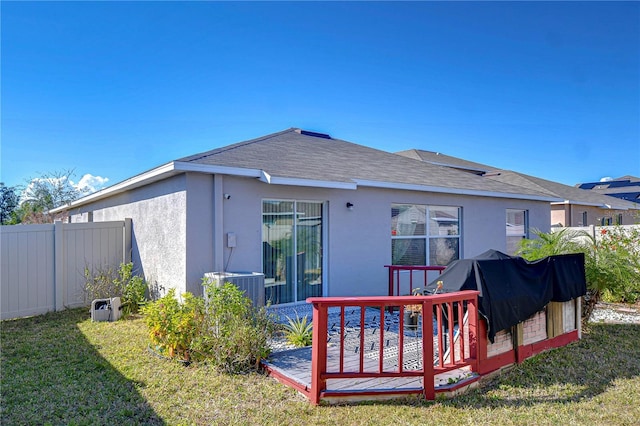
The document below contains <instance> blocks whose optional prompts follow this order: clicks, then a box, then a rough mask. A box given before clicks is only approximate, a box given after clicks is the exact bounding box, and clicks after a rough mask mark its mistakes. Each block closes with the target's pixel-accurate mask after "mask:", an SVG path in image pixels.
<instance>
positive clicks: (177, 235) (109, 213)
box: [70, 175, 187, 293]
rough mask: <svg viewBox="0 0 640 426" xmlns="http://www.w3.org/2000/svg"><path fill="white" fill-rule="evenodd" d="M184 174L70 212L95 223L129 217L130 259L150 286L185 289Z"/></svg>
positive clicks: (185, 184) (185, 183)
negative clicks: (89, 218)
mask: <svg viewBox="0 0 640 426" xmlns="http://www.w3.org/2000/svg"><path fill="white" fill-rule="evenodd" d="M186 188H187V176H186V175H178V176H175V177H172V178H169V179H165V180H162V181H160V182H155V183H152V184H150V185H147V186H145V187H142V188H138V189H133V190H131V191H129V192H126V193H123V194H118V195H115V196H113V197H110V198H107V199H104V200H99V201H96V202H95V203H91V204H89V205H86V206H82V207H80V208H77V209H73V210H71V211H70V214H71V217H72V220H74V217H76V218H77V217H79V216H81V215H84V217H86V216H87V213H88V212H93V220H94V221H95V222H101V221H109V220H122V219H124V218H127V217H129V218H131V219H132V253H131V259H132V261H133V263H134V267H135V269H136V270H137V272H138V273H140V274H142V275H144V277H145V279H146V280H147V281H148V282H149V283H150V285H151V286H152V287H154V289H155V287H156V286H157V287H158V288H157V289H158V290H160V291H161V292H165V291H166V290H167V289H168V288H171V287H176V288H177V290H178V292H179V293H180V292H184V291H185V290H186V280H185V277H186V276H187V273H186V268H187V263H186V256H187V250H186V247H187V246H186V217H187V208H186V207H187V193H186Z"/></svg>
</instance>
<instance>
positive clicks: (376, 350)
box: [307, 291, 479, 404]
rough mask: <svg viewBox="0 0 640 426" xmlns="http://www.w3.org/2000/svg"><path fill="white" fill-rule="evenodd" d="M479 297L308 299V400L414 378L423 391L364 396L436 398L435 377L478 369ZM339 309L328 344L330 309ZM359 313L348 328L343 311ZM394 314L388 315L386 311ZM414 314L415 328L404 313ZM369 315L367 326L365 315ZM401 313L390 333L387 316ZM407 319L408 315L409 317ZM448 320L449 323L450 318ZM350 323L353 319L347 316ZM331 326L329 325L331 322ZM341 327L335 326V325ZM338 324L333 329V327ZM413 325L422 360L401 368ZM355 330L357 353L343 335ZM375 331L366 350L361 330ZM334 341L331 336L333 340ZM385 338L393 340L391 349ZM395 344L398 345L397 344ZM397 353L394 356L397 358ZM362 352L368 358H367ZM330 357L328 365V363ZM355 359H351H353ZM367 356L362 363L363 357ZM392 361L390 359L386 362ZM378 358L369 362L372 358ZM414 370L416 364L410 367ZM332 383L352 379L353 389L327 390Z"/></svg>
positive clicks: (383, 390) (474, 293) (378, 391)
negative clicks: (368, 382)
mask: <svg viewBox="0 0 640 426" xmlns="http://www.w3.org/2000/svg"><path fill="white" fill-rule="evenodd" d="M478 294H479V292H477V291H461V292H455V293H446V294H437V295H431V296H391V297H389V296H378V297H346V298H345V297H312V298H309V299H307V302H308V303H311V304H312V305H313V330H314V332H313V349H312V355H311V392H310V399H311V402H312V403H314V404H318V403H319V402H320V399H321V398H322V397H324V396H331V395H333V396H349V395H354V394H362V392H363V390H362V388H360V389H358V388H357V383H358V380H360V381H363V380H367V379H380V378H387V379H393V378H400V379H401V378H413V379H420V378H421V379H422V380H421V382H422V385H421V386H422V387H421V388H419V389H417V390H416V388H415V387H414V388H409V389H404V390H402V389H398V388H397V387H394V388H380V389H375V388H373V389H372V388H371V387H369V388H367V390H366V392H367V394H385V393H387V394H398V393H417V392H422V393H423V394H424V397H425V398H426V399H431V400H432V399H435V384H434V378H435V376H436V375H437V374H440V373H445V372H447V371H451V370H455V369H459V368H462V367H470V369H471V371H473V372H475V371H477V369H478V356H477V349H478V348H477V336H478V333H479V330H478V326H479V324H478V303H477V300H478ZM330 308H334V310H335V308H338V309H339V320H336V321H335V322H336V324H332V326H333V328H334V336H335V337H337V338H338V340H339V341H338V343H337V344H335V343H333V341H332V345H331V347H329V346H328V339H329V335H328V330H329V323H328V317H329V309H330ZM347 308H349V310H350V311H359V321H358V320H356V321H355V323H351V324H350V325H349V326H347V325H346V321H345V312H346V310H347ZM391 310H393V311H397V312H398V314H392V313H389V312H387V311H391ZM410 310H411V311H412V312H418V313H417V314H414V315H417V316H418V317H419V319H420V321H418V323H417V325H414V324H412V323H409V324H405V312H407V313H408V312H409V311H410ZM371 312H373V313H374V315H373V319H372V317H371V315H367V323H366V324H365V313H367V314H370V313H371ZM387 315H399V316H398V317H397V318H398V319H399V321H398V324H397V327H398V328H397V329H394V330H390V329H389V326H388V325H386V323H385V316H387ZM407 317H409V315H407ZM449 319H451V320H449ZM349 321H353V318H351V319H350V320H349ZM332 322H333V321H332ZM337 323H339V324H337ZM336 326H338V328H337V329H336V328H335V327H336ZM414 326H415V327H417V328H416V329H415V330H414V331H413V335H414V337H417V338H418V339H419V342H418V343H421V344H420V345H415V346H413V349H412V350H414V351H415V350H416V348H419V351H420V357H421V359H422V362H421V366H418V367H417V368H407V367H405V362H404V359H403V358H404V357H405V356H406V347H405V343H406V340H408V337H406V336H405V332H406V331H407V329H408V328H413V327H414ZM348 327H350V329H351V330H353V329H354V328H355V329H359V332H358V333H357V338H356V339H359V341H357V343H356V345H357V347H356V351H355V354H354V352H353V351H352V350H350V352H349V354H347V352H346V350H345V341H346V340H347V339H345V335H346V333H347V328H348ZM372 329H373V330H374V333H379V336H377V335H375V334H374V335H373V336H374V339H375V340H377V342H376V341H371V336H369V340H367V342H366V343H367V345H366V347H365V332H366V333H367V334H369V332H370V331H371V330H372ZM332 339H333V337H332ZM389 340H393V341H394V345H393V346H392V347H390V346H389ZM396 343H397V346H396ZM385 351H393V354H392V355H393V356H391V357H390V356H386V355H385ZM395 351H397V355H394V354H396V352H395ZM365 352H367V354H366V355H365ZM329 356H330V357H331V362H328V358H329ZM354 356H355V358H354ZM365 356H366V359H365ZM390 358H392V361H389V359H390ZM372 359H373V360H377V362H376V363H372V361H371V360H372ZM414 367H415V366H414ZM334 379H352V380H353V383H354V384H356V387H355V388H353V387H352V388H342V390H340V391H335V390H330V389H328V387H327V381H330V380H334ZM416 382H419V380H416Z"/></svg>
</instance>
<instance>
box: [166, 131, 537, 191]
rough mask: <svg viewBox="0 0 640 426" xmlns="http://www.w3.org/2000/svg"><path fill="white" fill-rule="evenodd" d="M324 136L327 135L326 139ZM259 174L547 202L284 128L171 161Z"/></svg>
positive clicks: (417, 162)
mask: <svg viewBox="0 0 640 426" xmlns="http://www.w3.org/2000/svg"><path fill="white" fill-rule="evenodd" d="M325 136H326V135H325ZM176 161H179V162H188V163H194V164H200V165H211V166H226V167H236V168H247V169H259V170H263V171H265V172H267V173H268V174H269V175H271V176H277V177H281V178H295V179H309V180H318V181H331V182H354V181H358V180H362V181H364V180H366V181H376V182H387V183H394V184H409V185H423V186H433V187H440V188H455V189H461V190H472V191H483V192H495V193H505V194H519V195H527V196H533V197H548V193H547V192H543V191H540V190H539V189H537V188H524V187H518V186H514V185H511V184H508V183H505V182H501V181H499V180H494V179H484V178H482V177H479V176H475V175H473V174H470V173H465V172H461V171H458V170H455V169H451V168H448V167H443V166H438V165H434V164H430V163H425V162H423V161H420V160H417V159H413V158H408V157H405V156H400V155H397V154H393V153H389V152H385V151H381V150H377V149H373V148H369V147H366V146H362V145H357V144H354V143H351V142H347V141H343V140H339V139H333V138H331V137H328V136H326V137H322V136H316V135H312V134H308V132H305V131H304V130H300V129H294V128H292V129H288V130H284V131H282V132H278V133H273V134H270V135H267V136H263V137H260V138H256V139H252V140H248V141H246V142H240V143H236V144H233V145H228V146H224V147H221V148H217V149H213V150H211V151H207V152H202V153H199V154H195V155H191V156H188V157H184V158H181V159H179V160H176Z"/></svg>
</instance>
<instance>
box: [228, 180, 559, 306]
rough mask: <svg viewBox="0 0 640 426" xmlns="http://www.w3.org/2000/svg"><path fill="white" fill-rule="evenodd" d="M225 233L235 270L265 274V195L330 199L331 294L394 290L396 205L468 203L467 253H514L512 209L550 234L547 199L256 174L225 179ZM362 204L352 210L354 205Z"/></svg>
mask: <svg viewBox="0 0 640 426" xmlns="http://www.w3.org/2000/svg"><path fill="white" fill-rule="evenodd" d="M222 186H223V188H224V192H225V193H228V194H229V195H230V196H231V198H230V199H229V200H225V201H224V204H223V214H224V218H223V223H224V234H225V235H226V233H228V232H234V233H235V234H236V236H237V243H238V246H237V247H236V248H235V249H234V253H233V255H232V257H231V259H230V260H229V256H230V255H231V251H230V249H229V248H227V247H225V248H224V264H225V265H226V264H228V267H227V270H228V271H261V270H262V252H261V247H262V246H261V244H260V241H261V232H262V226H261V224H262V216H261V212H262V200H263V199H269V198H273V199H288V200H305V201H322V202H327V213H328V214H327V217H326V218H325V221H326V222H325V223H326V228H327V234H326V237H327V239H326V241H325V250H324V255H325V265H326V266H325V274H326V275H325V292H326V293H325V294H326V295H331V296H356V295H360V296H364V295H386V294H387V291H388V278H387V270H386V268H384V265H387V264H390V263H391V204H392V203H415V204H427V205H445V206H459V207H462V229H463V234H462V241H461V256H462V257H467V258H468V257H473V256H476V255H478V254H480V253H482V252H484V251H486V250H488V249H496V250H501V251H505V250H506V234H505V222H506V209H524V210H528V211H529V225H530V228H537V229H540V230H543V231H545V232H548V231H549V229H550V210H549V204H548V203H547V202H539V201H526V200H511V199H501V198H488V197H472V196H460V195H450V194H435V193H421V192H415V191H397V190H387V189H374V188H360V189H358V190H356V191H353V190H338V189H324V188H300V187H292V186H283V185H267V184H265V183H262V182H259V181H257V180H255V179H245V178H237V177H229V176H225V177H224V182H223V185H222ZM347 202H351V203H353V204H354V207H353V209H352V210H349V209H347V208H346V203H347Z"/></svg>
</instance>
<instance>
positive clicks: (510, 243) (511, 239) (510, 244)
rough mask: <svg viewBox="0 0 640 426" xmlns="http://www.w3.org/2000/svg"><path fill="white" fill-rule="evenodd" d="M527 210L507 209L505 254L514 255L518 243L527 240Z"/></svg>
mask: <svg viewBox="0 0 640 426" xmlns="http://www.w3.org/2000/svg"><path fill="white" fill-rule="evenodd" d="M528 213H529V212H528V211H527V210H516V209H507V228H506V234H507V254H515V253H516V252H517V251H518V249H519V248H520V241H522V240H523V239H525V238H529V217H528V216H529V215H528Z"/></svg>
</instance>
